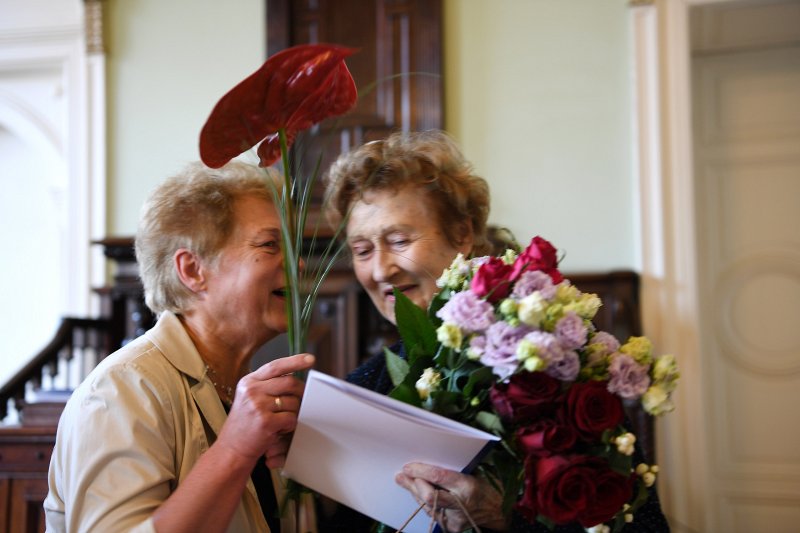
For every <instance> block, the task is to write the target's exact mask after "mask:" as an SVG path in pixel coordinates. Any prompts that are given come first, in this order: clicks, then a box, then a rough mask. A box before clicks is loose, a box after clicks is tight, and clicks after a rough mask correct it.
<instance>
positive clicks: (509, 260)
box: [502, 248, 518, 265]
mask: <svg viewBox="0 0 800 533" xmlns="http://www.w3.org/2000/svg"><path fill="white" fill-rule="evenodd" d="M517 255H518V254H517V252H515V251H514V250H512V249H511V248H506V253H504V254H503V257H502V259H503V263H505V264H507V265H513V264H514V261H516V260H517Z"/></svg>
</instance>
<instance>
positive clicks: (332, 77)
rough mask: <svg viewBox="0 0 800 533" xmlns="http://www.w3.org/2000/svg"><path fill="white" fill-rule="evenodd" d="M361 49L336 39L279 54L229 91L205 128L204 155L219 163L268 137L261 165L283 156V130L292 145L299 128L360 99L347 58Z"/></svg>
mask: <svg viewBox="0 0 800 533" xmlns="http://www.w3.org/2000/svg"><path fill="white" fill-rule="evenodd" d="M354 52H355V49H353V48H345V47H343V46H336V45H330V44H308V45H300V46H294V47H292V48H287V49H286V50H282V51H281V52H278V53H277V54H275V55H273V56H272V57H270V58H269V59H267V61H266V62H265V63H264V64H263V65H262V66H261V68H259V69H258V70H257V71H256V72H254V73H253V74H251V75H250V76H249V77H248V78H246V79H245V80H244V81H242V82H241V83H239V84H238V85H237V86H236V87H234V88H233V89H231V90H230V91H229V92H228V93H227V94H226V95H225V96H223V97H222V98H221V99H220V101H219V102H217V105H216V106H215V107H214V109H213V110H212V111H211V115H210V116H209V117H208V120H206V123H205V126H203V130H202V131H201V132H200V158H201V159H202V160H203V163H205V164H206V165H208V166H209V167H212V168H219V167H221V166H222V165H224V164H225V163H227V162H228V161H230V160H231V159H233V158H234V157H236V156H237V155H239V154H241V153H242V152H244V151H245V150H249V149H250V148H252V147H253V146H255V145H256V144H258V143H259V142H261V141H262V140H264V142H262V143H261V146H259V148H258V156H259V158H260V160H261V163H260V164H261V166H269V165H271V164H272V163H274V162H275V161H276V160H277V159H278V158H279V157H280V145H279V141H278V130H280V129H283V130H284V131H285V132H286V137H287V142H288V143H289V144H290V145H291V143H292V141H294V138H295V137H296V136H297V133H298V132H300V131H302V130H305V129H308V128H310V127H311V126H313V125H314V124H316V123H318V122H321V121H322V120H324V119H326V118H329V117H334V116H337V115H341V114H343V113H346V112H347V111H349V110H350V109H352V108H353V106H355V104H356V97H357V91H356V85H355V82H354V81H353V77H352V76H351V75H350V71H349V70H347V66H346V65H345V64H344V58H346V57H347V56H349V55H351V54H352V53H354Z"/></svg>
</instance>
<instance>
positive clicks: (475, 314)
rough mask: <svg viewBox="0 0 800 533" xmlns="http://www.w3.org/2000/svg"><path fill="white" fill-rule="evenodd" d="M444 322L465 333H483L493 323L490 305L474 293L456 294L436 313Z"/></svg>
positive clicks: (492, 312) (492, 309)
mask: <svg viewBox="0 0 800 533" xmlns="http://www.w3.org/2000/svg"><path fill="white" fill-rule="evenodd" d="M436 316H438V317H439V318H441V319H442V320H443V321H444V322H448V323H450V324H455V325H456V326H458V327H459V328H461V330H462V331H464V332H466V333H474V332H478V331H483V330H485V329H486V328H488V327H489V326H491V325H492V324H493V323H494V322H495V320H496V319H495V316H494V308H493V307H492V304H490V303H489V302H487V301H486V300H484V299H482V298H480V297H478V295H476V294H475V293H474V292H471V291H463V292H457V293H456V294H454V295H453V296H452V298H450V300H449V301H448V302H447V303H446V304H444V306H443V307H442V308H441V309H439V310H438V311H437V312H436Z"/></svg>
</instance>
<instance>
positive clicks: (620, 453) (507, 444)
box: [386, 237, 679, 531]
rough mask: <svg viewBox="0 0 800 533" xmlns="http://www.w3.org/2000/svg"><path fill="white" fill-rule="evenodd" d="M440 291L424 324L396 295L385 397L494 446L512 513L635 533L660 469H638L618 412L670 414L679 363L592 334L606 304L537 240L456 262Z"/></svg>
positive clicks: (488, 465) (635, 343)
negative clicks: (631, 526) (396, 343)
mask: <svg viewBox="0 0 800 533" xmlns="http://www.w3.org/2000/svg"><path fill="white" fill-rule="evenodd" d="M437 284H438V286H439V287H440V288H441V291H440V292H439V293H438V294H437V295H436V296H435V297H434V298H433V300H432V302H431V304H430V306H429V308H428V310H427V312H426V311H424V310H422V309H420V308H418V307H416V306H415V305H414V304H413V303H411V301H410V300H408V299H407V298H405V297H404V296H403V294H402V293H400V292H398V291H395V293H396V298H397V300H396V309H395V312H396V317H397V325H398V328H399V330H400V334H401V337H402V339H403V344H404V346H405V350H406V354H407V357H406V358H405V359H404V358H402V357H400V356H398V355H397V354H395V353H393V352H391V351H390V350H388V349H387V350H386V360H387V368H388V371H389V374H390V376H391V378H392V382H393V384H394V385H395V387H394V389H393V390H392V392H391V393H390V395H391V396H393V397H395V398H397V399H400V400H403V401H405V402H407V403H410V404H413V405H417V406H420V407H423V408H425V409H428V410H430V411H433V412H436V413H439V414H442V415H445V416H447V417H450V418H453V419H455V420H458V421H460V422H463V423H466V424H469V425H472V426H475V427H480V428H481V429H485V430H488V431H491V432H494V433H495V434H497V435H498V436H500V437H501V439H502V440H501V443H500V445H499V446H497V447H496V448H495V449H494V450H493V451H492V453H491V454H490V455H489V456H488V457H487V460H486V461H484V463H483V464H482V465H481V467H480V469H481V471H482V472H481V474H482V475H485V476H486V477H487V478H488V479H489V480H490V481H491V482H492V483H493V484H494V485H495V486H496V488H497V489H498V490H500V491H502V493H503V495H504V502H505V504H504V505H505V510H506V511H511V509H512V507H513V509H514V510H515V511H516V512H518V513H519V514H521V515H522V516H523V517H524V518H525V519H526V520H528V521H530V522H534V521H537V520H538V521H539V522H542V523H544V524H546V525H548V526H553V525H561V524H569V523H576V522H577V523H579V524H581V525H582V526H583V527H586V528H593V527H594V528H597V530H615V531H616V530H619V529H621V528H622V527H623V526H624V524H625V523H626V522H630V521H631V520H632V519H633V516H634V514H635V512H636V511H637V509H638V508H639V507H640V506H641V505H643V504H644V502H645V501H646V500H647V498H648V487H650V486H652V485H653V483H654V482H655V478H656V474H657V472H658V468H657V466H655V465H648V464H644V463H638V464H635V461H634V447H635V442H636V436H635V435H634V434H633V433H631V432H630V431H629V430H628V429H627V428H626V425H625V411H624V407H623V402H624V401H627V402H628V403H631V402H640V403H641V405H642V407H643V408H644V409H645V411H646V412H648V413H650V414H651V415H661V414H663V413H667V412H669V411H671V410H672V409H673V405H672V402H671V398H670V396H671V393H672V391H673V390H674V389H675V386H676V382H677V379H678V376H679V374H678V370H677V366H676V363H675V358H674V357H673V356H671V355H662V356H660V357H654V355H653V346H652V344H651V343H650V341H649V340H648V339H647V338H645V337H631V338H629V339H627V340H626V341H625V342H624V343H622V342H620V341H619V340H618V339H616V338H615V337H614V336H613V335H611V334H610V333H608V332H604V331H599V330H597V329H596V328H595V327H594V325H593V323H592V320H593V318H594V317H595V315H596V313H597V311H598V310H599V308H600V306H601V305H602V302H601V300H600V299H599V298H598V297H597V296H596V295H594V294H587V293H583V292H581V291H580V290H579V289H578V288H577V287H575V286H574V285H572V284H571V283H570V281H569V280H567V279H564V277H563V275H562V274H561V272H560V271H559V270H558V259H557V255H556V250H555V248H554V247H553V246H552V245H551V244H550V243H549V242H548V241H546V240H545V239H542V238H541V237H535V238H534V239H533V240H532V241H531V243H530V245H529V246H528V247H527V248H526V249H525V250H524V251H522V252H521V253H517V252H516V251H514V250H508V251H506V253H505V254H504V255H503V256H499V257H479V258H474V259H470V260H466V259H465V258H464V257H463V256H461V255H459V256H458V257H457V258H456V259H455V260H454V261H453V263H452V264H451V266H450V267H449V268H448V269H446V270H445V271H444V273H443V274H442V276H441V278H440V279H439V280H438V281H437Z"/></svg>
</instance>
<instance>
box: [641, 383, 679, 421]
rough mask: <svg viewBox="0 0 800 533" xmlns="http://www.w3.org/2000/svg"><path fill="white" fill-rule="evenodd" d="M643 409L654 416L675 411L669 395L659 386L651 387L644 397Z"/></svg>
mask: <svg viewBox="0 0 800 533" xmlns="http://www.w3.org/2000/svg"><path fill="white" fill-rule="evenodd" d="M642 407H644V410H645V411H647V412H648V413H650V414H651V415H653V416H659V415H663V414H664V413H670V412H672V411H673V410H674V409H675V406H674V405H673V404H672V401H670V399H669V393H667V391H666V390H665V389H664V387H662V386H661V385H659V384H655V385H651V386H650V388H648V389H647V391H646V392H645V393H644V395H643V396H642Z"/></svg>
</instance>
